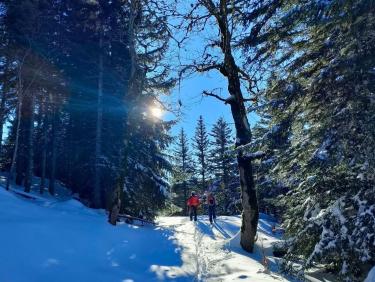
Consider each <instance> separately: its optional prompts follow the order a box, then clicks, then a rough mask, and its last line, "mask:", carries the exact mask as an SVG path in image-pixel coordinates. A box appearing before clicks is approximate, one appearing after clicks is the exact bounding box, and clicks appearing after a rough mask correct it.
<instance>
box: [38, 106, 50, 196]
mask: <svg viewBox="0 0 375 282" xmlns="http://www.w3.org/2000/svg"><path fill="white" fill-rule="evenodd" d="M46 100H47V99H43V101H42V103H43V104H42V112H43V128H42V130H43V132H42V146H43V147H42V163H41V169H42V173H41V177H40V186H39V193H40V194H43V192H44V188H45V186H46V163H47V145H48V144H47V143H48V114H47V109H48V107H47V105H46V103H47V101H46Z"/></svg>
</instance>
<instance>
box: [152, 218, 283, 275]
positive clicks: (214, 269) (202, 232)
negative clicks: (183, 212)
mask: <svg viewBox="0 0 375 282" xmlns="http://www.w3.org/2000/svg"><path fill="white" fill-rule="evenodd" d="M240 224H241V221H240V218H239V217H219V218H218V219H217V221H216V223H215V224H214V225H213V226H211V224H210V223H209V221H208V218H207V216H201V217H199V220H198V222H196V223H194V222H190V220H189V219H188V218H186V217H162V218H160V219H159V226H161V227H162V228H168V229H169V230H170V231H172V232H173V234H174V235H173V237H172V238H170V239H172V240H173V241H174V243H175V244H176V245H178V246H179V249H180V250H181V258H182V262H183V264H182V265H181V266H180V267H172V268H170V267H160V268H159V269H158V270H155V271H156V272H158V275H159V276H160V278H162V277H164V278H167V277H170V278H172V277H179V276H181V275H187V276H194V277H195V281H288V280H286V279H285V278H283V277H281V276H280V275H278V274H276V273H272V272H271V273H270V274H268V273H265V271H264V267H263V265H262V264H261V263H260V261H261V259H262V254H261V252H262V251H261V248H260V245H261V243H263V247H264V252H265V253H266V255H267V257H268V260H269V262H270V268H271V270H276V269H275V266H276V260H275V258H271V257H269V256H270V255H271V243H272V242H274V241H276V240H277V238H275V237H273V235H272V233H271V231H270V230H271V224H270V223H269V222H267V220H264V219H261V220H260V224H259V231H258V233H259V235H258V236H259V239H258V242H257V246H256V248H255V252H254V254H248V253H245V252H244V251H243V250H242V249H241V248H240V247H239V242H238V239H239V238H238V236H237V233H238V232H239V228H240ZM272 268H274V269H272Z"/></svg>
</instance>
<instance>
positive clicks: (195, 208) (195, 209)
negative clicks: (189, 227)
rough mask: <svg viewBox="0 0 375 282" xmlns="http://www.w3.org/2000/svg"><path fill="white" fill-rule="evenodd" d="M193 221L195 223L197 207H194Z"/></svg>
mask: <svg viewBox="0 0 375 282" xmlns="http://www.w3.org/2000/svg"><path fill="white" fill-rule="evenodd" d="M194 221H197V207H194Z"/></svg>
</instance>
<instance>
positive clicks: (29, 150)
mask: <svg viewBox="0 0 375 282" xmlns="http://www.w3.org/2000/svg"><path fill="white" fill-rule="evenodd" d="M29 95H30V105H28V113H29V116H28V117H27V127H28V128H27V141H26V152H25V156H26V171H25V192H27V193H29V192H30V191H31V185H32V183H33V175H34V173H33V171H34V169H33V168H34V146H33V145H34V140H33V139H34V138H33V137H34V93H33V92H31V93H30V94H29Z"/></svg>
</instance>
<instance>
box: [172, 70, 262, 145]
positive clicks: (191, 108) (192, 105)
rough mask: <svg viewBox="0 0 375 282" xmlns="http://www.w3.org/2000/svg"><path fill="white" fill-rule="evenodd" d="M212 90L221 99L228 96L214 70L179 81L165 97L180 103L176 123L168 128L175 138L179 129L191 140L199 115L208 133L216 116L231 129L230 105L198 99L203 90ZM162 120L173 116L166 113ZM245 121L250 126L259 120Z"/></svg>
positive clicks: (252, 116)
mask: <svg viewBox="0 0 375 282" xmlns="http://www.w3.org/2000/svg"><path fill="white" fill-rule="evenodd" d="M215 88H221V96H222V97H227V96H228V91H227V82H226V78H225V77H224V76H222V75H221V74H220V73H218V72H215V71H211V72H210V73H206V74H196V75H195V76H194V77H191V78H188V79H185V80H183V81H181V85H180V87H176V88H175V89H174V90H173V92H172V95H171V97H170V98H169V99H170V100H171V101H174V102H175V101H177V100H178V99H180V100H181V102H182V114H181V116H179V117H177V118H178V121H179V122H178V124H176V125H175V126H174V128H173V129H172V134H173V135H177V134H178V133H179V131H180V130H181V127H183V128H184V129H185V131H186V133H187V135H188V136H189V137H190V138H191V137H192V136H193V135H194V132H195V126H196V124H197V120H198V118H199V116H200V115H202V116H203V119H204V121H205V123H206V125H207V130H208V131H210V130H211V127H212V125H213V124H214V123H215V122H216V121H217V119H218V118H220V117H223V118H224V119H225V120H226V121H227V122H228V123H229V124H230V125H231V126H232V128H233V129H234V124H233V119H232V115H231V111H230V106H229V105H225V104H224V103H223V102H222V101H219V100H217V99H215V98H213V97H203V96H202V92H203V90H212V89H215ZM166 118H167V119H168V118H176V116H174V115H171V114H169V115H167V116H166ZM248 118H249V122H250V124H251V125H252V126H254V124H255V123H256V121H257V120H259V117H258V116H257V115H255V114H250V115H248ZM233 134H234V132H233Z"/></svg>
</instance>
